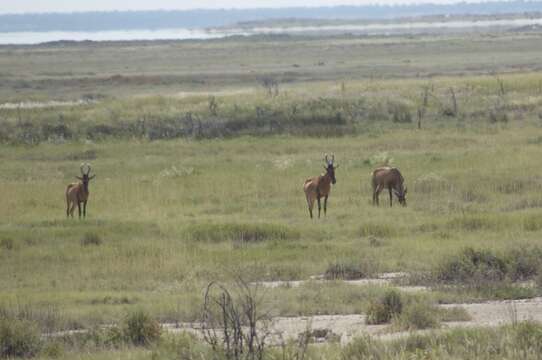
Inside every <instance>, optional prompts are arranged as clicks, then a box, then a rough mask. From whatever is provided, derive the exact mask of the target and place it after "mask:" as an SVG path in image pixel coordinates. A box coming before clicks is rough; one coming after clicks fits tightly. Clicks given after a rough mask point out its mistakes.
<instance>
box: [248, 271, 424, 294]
mask: <svg viewBox="0 0 542 360" xmlns="http://www.w3.org/2000/svg"><path fill="white" fill-rule="evenodd" d="M408 276H409V274H408V273H403V272H390V273H382V274H379V275H378V276H376V277H374V278H364V279H355V280H326V279H324V276H323V275H316V276H311V278H310V279H309V280H291V281H290V280H276V281H259V282H255V283H253V285H257V286H261V287H264V288H270V289H275V288H278V287H287V288H288V287H290V288H294V287H299V286H302V285H304V284H307V283H309V282H310V283H313V284H325V283H329V282H330V281H340V282H342V283H344V284H348V285H355V286H367V285H376V286H394V287H396V288H397V289H399V290H401V291H405V292H420V291H429V290H430V288H428V287H426V286H410V285H408V286H403V285H397V282H399V281H400V280H402V279H405V278H407V277H408Z"/></svg>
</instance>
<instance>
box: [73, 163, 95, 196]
mask: <svg viewBox="0 0 542 360" xmlns="http://www.w3.org/2000/svg"><path fill="white" fill-rule="evenodd" d="M85 167H86V171H85ZM80 170H81V176H76V178H77V179H79V180H81V182H82V183H83V186H84V188H85V191H88V183H89V181H90V180H92V179H94V178H95V177H96V175H92V176H89V175H90V170H91V167H90V165H89V164H88V163H84V164H81V167H80Z"/></svg>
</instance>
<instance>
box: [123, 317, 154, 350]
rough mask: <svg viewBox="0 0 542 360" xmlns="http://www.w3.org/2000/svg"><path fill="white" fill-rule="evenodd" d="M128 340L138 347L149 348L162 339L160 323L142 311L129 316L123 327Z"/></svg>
mask: <svg viewBox="0 0 542 360" xmlns="http://www.w3.org/2000/svg"><path fill="white" fill-rule="evenodd" d="M122 331H123V334H124V336H125V338H126V340H127V341H128V342H130V343H132V344H133V345H136V346H148V345H150V344H153V343H155V342H157V341H158V340H159V339H160V335H161V328H160V324H159V323H158V321H156V320H154V319H152V318H151V317H150V316H149V315H148V314H147V313H145V312H144V311H142V310H137V311H135V312H133V313H130V314H128V316H127V317H126V319H125V320H124V324H123V327H122Z"/></svg>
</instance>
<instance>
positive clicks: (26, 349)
mask: <svg viewBox="0 0 542 360" xmlns="http://www.w3.org/2000/svg"><path fill="white" fill-rule="evenodd" d="M41 347H42V343H41V340H40V332H39V330H38V328H37V326H36V325H35V324H34V323H32V322H29V321H24V320H18V319H15V318H6V317H3V318H0V357H1V358H12V357H32V356H35V355H36V354H37V353H38V352H39V351H40V349H41Z"/></svg>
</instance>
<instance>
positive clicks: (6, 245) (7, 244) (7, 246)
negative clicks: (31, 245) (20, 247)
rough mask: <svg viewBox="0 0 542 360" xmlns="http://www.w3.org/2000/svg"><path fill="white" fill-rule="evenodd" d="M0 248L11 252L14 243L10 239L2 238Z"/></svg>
mask: <svg viewBox="0 0 542 360" xmlns="http://www.w3.org/2000/svg"><path fill="white" fill-rule="evenodd" d="M0 248H2V249H4V250H13V249H14V248H15V241H14V240H13V239H12V238H2V239H0Z"/></svg>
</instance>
